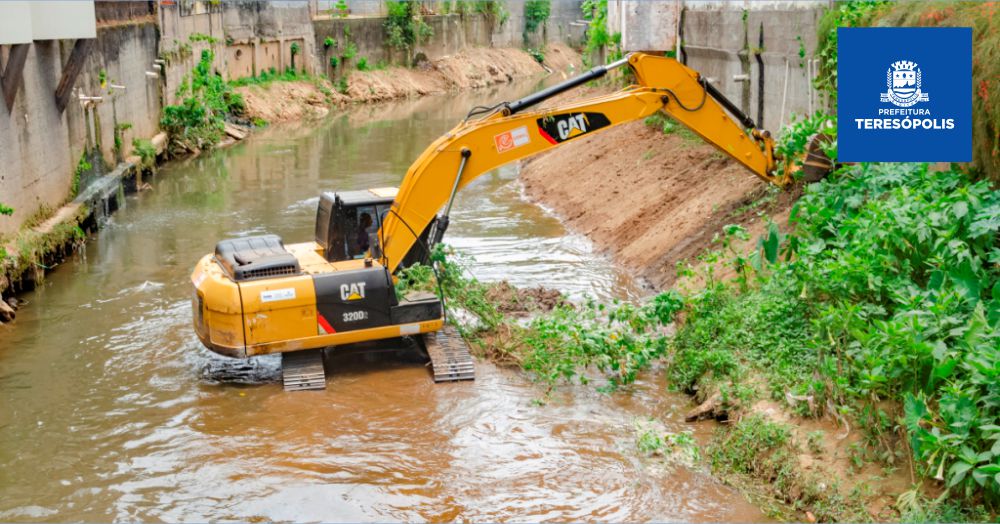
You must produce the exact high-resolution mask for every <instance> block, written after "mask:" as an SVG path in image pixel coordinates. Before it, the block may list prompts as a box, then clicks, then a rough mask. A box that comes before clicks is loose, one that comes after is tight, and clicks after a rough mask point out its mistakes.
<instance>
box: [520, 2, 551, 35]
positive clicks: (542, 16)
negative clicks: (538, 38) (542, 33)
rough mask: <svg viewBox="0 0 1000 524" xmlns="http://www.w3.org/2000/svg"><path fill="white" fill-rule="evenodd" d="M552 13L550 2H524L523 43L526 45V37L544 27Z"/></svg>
mask: <svg viewBox="0 0 1000 524" xmlns="http://www.w3.org/2000/svg"><path fill="white" fill-rule="evenodd" d="M551 12H552V2H551V0H525V2H524V35H523V36H524V43H525V44H527V43H528V35H530V34H532V33H534V32H535V31H537V30H538V29H539V28H544V27H545V22H546V21H547V20H548V19H549V14H550V13H551Z"/></svg>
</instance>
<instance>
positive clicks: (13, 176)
mask: <svg viewBox="0 0 1000 524" xmlns="http://www.w3.org/2000/svg"><path fill="white" fill-rule="evenodd" d="M157 46H158V39H157V29H156V25H155V24H151V23H144V24H135V25H131V24H130V25H120V26H111V27H101V28H98V30H97V44H96V45H95V46H94V47H93V49H92V51H91V53H90V55H89V56H88V58H87V60H86V62H85V65H84V67H83V72H82V73H81V74H80V77H79V78H78V79H77V82H76V88H75V90H74V96H73V97H72V98H71V99H70V102H69V104H68V105H67V106H66V109H65V110H64V111H63V112H62V113H60V112H59V110H58V109H57V108H56V104H55V101H54V96H53V93H54V90H55V87H56V84H57V83H58V82H59V79H60V76H61V74H62V69H63V64H64V63H65V62H66V59H67V57H68V56H69V53H70V50H71V49H72V47H73V41H72V40H50V41H36V42H34V43H32V44H31V47H30V49H29V52H28V59H27V63H26V64H25V67H24V79H23V82H22V86H21V89H20V90H19V91H18V93H17V98H16V99H15V101H14V106H13V108H12V110H11V111H8V110H7V107H6V105H5V104H2V103H0V202H3V203H4V204H7V205H9V206H11V207H13V208H14V215H12V216H9V217H7V216H0V234H11V233H14V232H16V231H17V230H18V229H19V227H20V225H21V224H22V222H24V221H25V220H26V219H28V218H30V217H31V216H33V215H35V214H36V213H37V212H38V211H39V210H40V209H43V208H49V209H54V208H56V207H58V206H59V205H60V204H62V203H64V202H65V201H66V200H67V198H68V197H69V196H70V192H71V187H72V184H73V173H74V171H75V167H76V165H77V162H79V160H80V157H81V155H82V154H83V152H84V149H85V148H87V147H88V145H89V147H95V148H96V147H97V146H98V145H99V151H100V156H102V157H103V158H104V160H105V161H106V162H108V163H109V164H113V163H115V153H114V129H115V124H116V122H117V123H126V122H127V123H129V124H131V129H128V130H125V131H123V132H122V134H123V140H122V142H123V149H124V151H123V153H128V151H129V150H130V149H131V142H132V139H133V138H135V137H142V138H149V137H151V136H153V135H154V134H156V133H157V132H158V129H157V128H158V124H159V115H160V95H159V86H158V85H157V81H158V80H157V79H155V78H150V77H149V76H147V75H146V71H148V70H150V69H152V66H153V61H154V60H155V59H156V58H157ZM101 71H104V75H103V76H104V80H105V85H104V87H102V86H101ZM112 86H122V87H124V89H117V88H114V87H112ZM81 94H82V95H86V96H95V97H96V96H99V97H101V98H102V100H100V101H97V102H93V103H91V104H88V106H89V107H87V108H86V109H85V108H84V107H83V106H82V105H81V103H80V102H79V96H78V95H81ZM86 183H87V180H86V179H85V180H83V181H81V188H80V189H83V187H82V186H83V185H85V184H86Z"/></svg>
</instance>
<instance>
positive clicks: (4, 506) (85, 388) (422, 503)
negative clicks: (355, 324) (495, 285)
mask: <svg viewBox="0 0 1000 524" xmlns="http://www.w3.org/2000/svg"><path fill="white" fill-rule="evenodd" d="M531 87H533V86H529V85H516V86H508V87H504V88H500V89H496V90H494V91H493V92H489V91H480V92H476V93H473V94H468V95H463V96H455V95H449V96H447V97H437V98H426V99H422V100H416V101H403V102H398V103H394V104H386V105H381V106H371V107H359V108H354V109H352V110H350V111H346V112H343V113H340V114H336V115H333V116H331V117H329V118H328V119H326V120H324V121H323V122H321V123H319V124H318V125H310V126H288V127H275V128H274V129H271V130H267V131H265V132H262V133H260V134H258V135H256V136H253V137H251V138H250V139H249V140H247V141H245V142H244V143H241V144H238V145H236V146H234V147H233V148H231V149H228V150H225V151H219V152H216V153H214V154H211V155H205V156H202V157H199V158H195V159H190V160H186V161H181V162H177V163H175V164H172V165H170V166H167V167H165V168H164V169H162V170H161V174H160V175H159V176H158V177H157V178H156V179H155V180H154V181H153V183H154V186H155V188H154V189H153V190H152V191H149V192H146V193H144V194H142V195H138V196H134V197H131V201H130V202H129V205H128V206H127V207H126V208H125V209H124V210H122V211H121V212H120V213H119V214H117V215H115V216H114V217H112V219H111V222H110V224H109V225H108V228H107V229H105V230H104V231H102V232H101V234H100V235H99V236H98V237H96V238H95V239H93V240H92V242H91V243H90V244H89V245H88V246H87V248H86V250H87V251H86V257H82V256H80V257H76V258H75V259H74V260H73V261H70V262H67V263H66V264H64V265H63V266H62V267H60V268H59V269H58V270H56V271H55V272H53V273H52V274H51V275H50V277H49V278H48V280H47V281H46V283H45V284H44V285H43V286H42V287H40V288H39V289H38V290H36V291H35V292H33V293H31V294H29V295H28V296H26V297H25V298H26V299H27V300H28V301H29V302H30V303H29V305H28V306H27V307H25V308H24V309H22V310H21V311H20V312H19V313H18V319H17V322H16V323H14V324H13V325H7V326H0V406H2V409H0V442H2V445H0V520H2V521H9V520H28V521H30V520H58V521H67V520H71V521H77V520H84V521H108V520H142V521H146V520H149V521H155V520H165V521H191V520H195V521H202V520H306V521H317V520H324V521H373V520H377V521H386V520H453V519H467V520H519V521H523V520H528V521H536V520H543V519H546V520H547V519H557V520H650V519H654V520H665V519H677V520H698V521H706V520H752V519H760V518H761V515H760V513H759V512H758V510H756V509H755V508H753V507H752V506H750V505H748V504H747V503H745V502H744V501H743V500H742V499H741V498H739V497H736V496H734V494H733V493H732V492H731V491H730V490H729V489H727V488H724V487H721V486H720V485H718V484H717V483H715V482H713V481H712V480H710V479H709V478H708V477H707V476H706V475H705V474H703V473H701V472H696V471H689V470H686V469H677V470H674V471H672V472H670V473H669V474H664V473H662V469H657V468H650V467H647V464H646V462H645V460H644V459H640V458H639V457H638V455H637V454H636V453H635V450H634V447H635V446H634V441H635V435H634V430H633V422H634V420H636V419H637V418H643V417H647V416H655V417H658V418H663V419H665V420H666V423H667V424H668V426H669V427H670V428H672V429H674V430H679V429H683V428H685V426H684V425H683V422H681V421H680V420H679V419H678V418H677V417H676V416H675V415H673V413H675V412H677V411H678V409H680V407H679V406H682V405H683V403H684V402H685V401H686V400H685V399H684V398H677V397H674V396H671V395H668V394H665V393H664V391H665V387H664V385H663V384H662V383H659V382H658V379H654V378H650V379H647V380H646V381H643V382H641V383H640V384H639V385H637V387H636V388H635V390H634V391H632V392H630V393H627V394H619V395H615V396H613V397H607V396H602V395H600V394H598V393H595V392H594V391H593V390H592V389H588V388H567V389H565V390H562V391H561V392H560V393H558V394H557V395H556V396H555V398H553V399H552V400H551V401H550V402H548V403H547V404H545V405H536V403H535V402H534V401H535V399H537V398H538V397H539V396H540V395H541V392H540V391H539V390H538V389H537V388H536V387H535V386H534V385H533V384H531V382H530V381H529V380H528V379H527V378H526V377H525V376H524V375H523V374H521V373H517V372H513V371H507V370H500V369H497V368H495V367H494V366H492V365H490V364H488V363H480V364H479V367H478V378H477V380H476V382H475V383H457V384H443V385H435V384H433V383H432V382H431V380H430V378H429V376H428V372H427V370H426V368H425V367H424V365H423V363H422V362H420V361H419V360H418V359H415V358H413V355H412V354H409V355H406V354H400V353H398V352H396V353H387V354H379V355H357V354H337V353H330V354H329V355H328V366H327V369H328V374H329V377H328V379H329V380H328V383H329V384H328V389H327V390H326V391H319V392H300V393H292V394H289V393H285V392H283V391H282V390H281V386H280V384H279V383H276V379H277V377H278V375H279V373H280V363H279V361H278V359H276V358H275V357H263V358H260V359H257V360H254V361H249V362H239V361H233V360H227V359H224V358H222V357H219V356H216V355H213V354H211V353H209V352H207V351H206V350H204V349H202V348H201V347H200V345H199V343H198V342H197V340H196V338H195V337H194V335H193V333H192V331H191V328H190V306H189V304H188V297H189V295H190V292H191V288H190V283H189V282H188V275H189V272H190V270H191V268H192V266H193V264H194V263H195V261H196V260H197V259H198V258H199V257H200V256H201V255H202V254H204V253H206V252H209V251H210V250H211V249H212V247H213V246H214V244H215V242H216V241H217V240H218V239H221V238H224V237H229V236H234V235H249V234H257V233H263V232H271V233H277V234H279V235H281V236H283V237H284V238H285V239H286V241H289V242H294V241H299V240H304V239H309V238H311V235H312V228H313V216H314V213H315V206H316V195H317V194H318V193H319V192H320V191H323V190H334V189H338V188H348V189H357V188H364V187H374V186H384V185H395V184H398V183H399V180H400V178H401V176H402V174H403V173H404V172H405V170H406V167H407V166H408V165H409V163H410V162H412V161H413V160H414V159H415V158H416V157H417V156H418V155H419V153H420V152H421V151H422V149H423V148H424V147H425V145H426V144H428V143H430V141H431V140H432V139H434V138H435V137H436V136H437V135H438V134H440V133H441V132H443V131H445V130H447V129H448V128H450V127H451V126H452V125H453V124H454V122H455V121H456V120H457V119H458V118H460V117H461V116H463V115H464V113H465V111H466V108H468V107H470V106H471V105H473V104H474V103H481V102H487V101H494V100H497V99H500V98H508V99H510V98H514V97H515V96H516V95H519V94H523V93H524V92H525V91H527V90H529V89H530V88H531ZM515 179H516V168H513V167H511V168H508V169H504V170H501V171H499V172H497V173H494V174H490V175H487V176H484V177H482V178H481V179H480V180H478V181H477V182H476V183H474V184H473V185H471V186H470V187H468V188H467V189H466V190H465V191H464V192H463V193H462V194H461V195H460V196H459V199H458V201H457V204H456V206H457V207H456V209H455V211H454V214H453V217H454V218H453V226H452V228H451V229H450V230H449V240H448V241H449V242H450V243H451V244H453V245H455V246H456V247H458V248H460V249H461V250H463V251H465V252H467V253H470V254H471V255H473V256H474V257H475V258H476V259H477V260H478V262H477V263H476V264H475V266H474V268H473V269H474V272H475V274H476V276H478V277H480V278H482V279H487V280H493V279H501V278H505V279H509V280H510V281H512V282H513V283H515V284H517V285H538V284H543V285H546V286H551V287H556V288H559V289H562V290H564V291H566V292H568V293H571V294H573V295H577V296H579V295H582V294H585V293H590V294H596V295H599V296H603V297H610V296H617V297H629V296H635V295H637V294H638V293H639V292H638V291H637V288H636V286H635V285H634V284H633V283H632V282H631V281H630V280H629V279H628V278H627V276H625V275H623V274H622V273H621V272H619V271H617V270H616V269H615V268H614V267H612V266H611V265H609V263H608V262H607V261H606V260H604V259H603V258H601V257H597V256H594V255H593V254H592V253H591V251H590V245H589V244H588V243H587V242H586V241H585V239H582V238H580V237H578V236H574V235H568V234H567V233H566V231H564V230H563V228H562V226H561V225H560V224H559V222H558V221H557V220H556V219H554V218H553V217H551V216H548V215H546V214H545V213H544V212H543V211H542V210H540V209H539V208H537V207H535V206H533V205H531V204H527V203H525V202H524V201H523V200H522V199H521V198H520V190H519V187H518V185H517V182H516V180H515ZM653 376H654V377H655V376H658V374H657V375H653Z"/></svg>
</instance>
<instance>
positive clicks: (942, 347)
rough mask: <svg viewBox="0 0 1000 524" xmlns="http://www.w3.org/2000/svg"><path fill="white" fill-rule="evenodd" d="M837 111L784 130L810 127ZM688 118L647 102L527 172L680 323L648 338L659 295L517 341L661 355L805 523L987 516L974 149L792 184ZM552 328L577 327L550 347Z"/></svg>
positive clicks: (990, 297)
mask: <svg viewBox="0 0 1000 524" xmlns="http://www.w3.org/2000/svg"><path fill="white" fill-rule="evenodd" d="M829 118H831V117H823V116H817V117H815V118H813V119H810V120H809V121H808V122H807V124H805V125H802V126H800V127H796V128H793V129H791V130H786V134H784V135H782V136H783V137H784V136H793V135H800V136H799V137H798V140H799V141H801V143H803V144H804V143H806V139H807V138H808V136H809V134H811V133H812V132H814V131H815V129H817V128H819V127H820V126H822V125H825V122H827V121H828V119H829ZM661 127H662V128H663V129H666V130H667V133H666V134H667V135H669V136H663V134H664V132H663V131H662V129H661ZM675 128H676V126H675V125H672V124H671V123H670V122H669V121H664V120H662V119H650V120H648V121H647V122H645V123H633V124H629V125H625V126H621V127H619V128H617V129H612V130H609V131H607V132H605V133H602V134H598V135H594V136H592V137H589V138H585V139H581V140H579V141H574V142H572V143H570V144H567V145H566V146H563V147H561V148H559V149H556V150H553V151H551V152H548V153H545V154H543V155H540V156H539V157H537V158H535V159H532V160H530V161H528V162H526V163H525V166H524V169H523V171H522V179H523V181H524V185H525V188H526V192H527V194H528V195H530V196H531V197H532V198H535V199H537V200H538V201H539V202H541V203H543V204H544V205H546V206H548V207H550V208H552V209H554V210H556V211H557V212H558V213H559V214H561V215H562V216H563V217H564V218H565V219H566V220H567V222H568V223H569V224H570V225H571V226H573V227H575V228H578V230H579V231H581V232H583V233H586V234H587V235H588V236H590V238H592V239H593V240H594V241H595V243H596V244H597V245H598V246H601V247H602V248H603V249H604V250H605V251H606V252H608V253H609V254H610V255H611V256H612V257H613V258H614V259H615V260H617V261H619V262H621V263H622V264H624V265H626V267H628V268H630V269H631V270H633V271H635V272H637V273H638V274H642V275H644V276H646V277H647V278H648V279H650V280H651V281H652V282H654V283H655V284H656V285H658V286H660V289H663V290H665V291H666V292H665V293H662V294H661V295H658V296H657V297H656V298H655V299H654V301H653V302H651V304H652V306H650V305H645V306H643V308H649V307H652V308H653V310H655V309H656V308H658V307H659V306H660V305H662V304H657V301H662V300H666V301H667V303H669V304H681V303H682V304H683V306H677V307H676V308H675V309H676V313H677V323H676V325H675V328H676V331H675V332H672V333H669V334H667V335H665V336H661V337H657V336H655V334H652V333H651V332H650V330H649V327H648V326H649V324H650V323H651V322H652V321H653V320H654V315H653V314H652V311H650V310H648V309H640V310H639V311H640V314H639V317H638V318H639V319H640V321H639V322H638V323H636V322H634V321H633V320H631V319H634V318H636V317H635V314H634V313H633V312H629V311H625V312H624V313H623V312H621V310H620V309H614V308H612V309H608V310H607V311H610V313H605V314H599V315H597V316H598V318H599V319H600V318H603V319H606V320H604V321H603V323H602V322H598V323H596V324H595V325H594V326H593V327H592V328H578V329H577V330H575V331H574V330H570V331H564V330H565V329H566V328H567V326H566V325H565V320H560V319H559V318H558V317H553V318H549V319H545V320H542V321H539V322H537V323H535V324H534V325H532V326H531V327H529V328H528V330H527V332H526V333H520V334H518V335H517V337H515V338H517V339H519V340H521V341H529V342H528V347H527V352H528V353H530V354H531V355H532V356H531V357H530V359H531V360H533V361H539V360H544V359H552V360H554V361H555V364H553V365H552V366H553V367H554V368H555V369H561V374H560V375H558V376H557V377H558V379H559V380H562V379H567V378H569V379H572V378H573V377H574V374H573V373H568V374H567V373H566V372H565V369H566V368H567V367H568V368H569V369H580V368H581V367H586V366H588V365H594V364H595V363H596V365H598V366H601V365H606V364H602V363H603V362H606V360H607V359H608V358H611V359H612V361H613V362H616V363H618V364H617V365H616V366H615V367H613V368H610V369H611V370H613V373H611V376H612V378H614V377H618V376H620V374H621V371H620V370H621V369H630V370H631V371H630V372H634V371H635V370H636V369H643V368H644V367H645V366H647V365H648V364H647V362H649V361H660V360H661V359H662V361H663V362H665V363H666V370H665V372H666V373H667V375H668V382H669V383H670V384H671V388H673V389H676V390H680V391H684V392H686V393H688V394H689V395H691V396H692V399H693V401H694V402H693V404H692V405H693V406H694V405H695V404H697V406H696V407H694V409H692V410H691V412H690V413H689V415H688V418H689V419H691V420H698V419H714V420H716V421H718V422H719V423H720V426H719V430H718V432H717V434H716V436H715V437H714V438H713V440H712V441H711V442H710V443H709V444H708V445H707V446H706V447H705V448H704V450H703V456H705V457H707V462H708V463H709V464H710V465H711V467H712V469H713V470H714V471H715V472H716V473H717V474H718V475H720V476H722V477H723V478H729V479H732V480H733V482H734V484H735V485H738V486H741V489H745V490H747V491H748V492H752V493H757V494H759V495H760V496H761V497H762V499H761V500H764V501H771V502H772V503H773V504H775V507H776V508H777V509H776V511H780V512H786V513H788V514H790V515H791V518H794V519H797V520H809V521H814V520H819V521H833V520H850V521H854V520H877V521H885V520H900V519H902V520H930V521H940V520H945V521H954V520H979V519H985V518H989V517H990V515H991V510H990V509H988V508H990V507H991V506H990V504H991V501H992V500H994V499H993V498H992V497H993V496H994V494H995V492H996V484H994V483H993V482H994V480H993V479H992V477H990V474H991V472H992V471H994V470H995V469H998V468H1000V466H997V465H996V464H995V459H994V456H995V454H994V452H993V451H991V446H992V444H993V443H994V442H995V433H994V428H995V427H996V426H995V425H994V424H995V422H994V421H995V420H996V411H995V407H994V406H993V404H992V403H991V401H989V400H987V398H988V397H989V395H990V393H989V391H990V386H988V385H987V384H988V382H989V380H990V379H987V378H986V377H987V376H992V375H990V374H989V373H991V372H987V371H986V369H992V368H991V367H990V366H992V364H986V362H990V363H992V362H994V361H995V355H996V347H997V346H996V344H997V343H998V342H1000V335H998V332H997V329H996V324H997V321H998V319H1000V296H998V291H997V290H1000V288H998V287H996V286H997V285H998V280H997V278H998V276H997V273H996V265H995V260H993V258H991V257H992V256H991V255H990V253H991V249H993V252H995V238H996V235H997V233H998V229H1000V224H998V223H997V222H996V221H995V214H996V212H995V209H996V208H995V207H992V206H995V204H994V203H995V202H997V201H1000V200H998V199H1000V192H998V191H996V190H995V189H993V188H990V186H989V184H988V183H987V182H985V181H982V180H977V176H978V177H982V173H981V172H977V171H975V170H970V169H966V168H963V167H961V166H953V167H951V168H944V167H939V168H938V169H936V170H935V169H930V167H929V166H928V165H926V164H896V165H894V164H877V163H876V164H862V165H853V166H845V167H843V168H842V169H841V170H839V171H838V172H837V173H834V174H832V175H831V176H830V177H829V178H827V179H826V180H824V181H822V182H819V183H816V184H812V185H809V186H803V185H802V184H801V183H799V184H798V187H797V188H793V190H791V191H790V192H785V193H777V192H775V191H774V190H770V189H768V188H766V187H765V186H763V185H762V183H760V182H757V181H756V180H755V179H754V178H752V175H750V174H748V173H742V170H741V169H739V168H736V166H735V165H734V164H733V163H732V162H729V161H726V160H724V159H722V158H721V157H720V156H719V154H718V153H715V152H714V150H712V149H711V148H708V147H707V146H704V145H700V144H696V142H698V141H699V140H700V139H698V138H696V137H694V136H692V135H685V133H684V132H682V131H679V130H677V129H675ZM794 142H796V139H795V138H792V139H791V140H790V141H789V143H794ZM574 146H575V147H574ZM831 153H833V154H834V155H835V151H832V152H831ZM557 167H558V169H557ZM650 188H652V189H650ZM696 188H697V190H696ZM595 195H599V196H598V197H595ZM608 202H612V203H613V207H608ZM792 209H794V210H795V211H794V215H795V219H794V221H791V220H790V219H789V215H790V214H793V213H792V212H791V210H792ZM927 217H936V219H934V220H931V221H930V223H927V222H926V220H927ZM925 223H926V228H924V227H922V226H918V224H925ZM675 229H676V230H678V231H674V230H675ZM956 239H957V240H956ZM678 267H679V268H680V271H677V269H678ZM668 289H669V291H667V290H668ZM602 311H605V310H602ZM643 311H645V313H643ZM571 314H572V315H573V317H574V318H576V319H579V318H589V317H588V315H586V314H582V315H581V314H580V313H579V312H574V313H571ZM623 318H624V319H628V322H626V323H624V324H623V323H622V319H623ZM574 322H576V323H579V321H578V320H577V321H574ZM943 324H944V325H943ZM637 326H638V327H637ZM602 329H603V330H604V331H603V332H602V331H601V330H602ZM609 329H610V331H608V330H609ZM538 330H541V332H543V333H544V332H550V331H551V332H554V333H557V334H558V333H563V332H568V333H573V335H572V336H571V337H570V338H569V339H566V338H563V336H562V335H557V336H556V337H555V338H554V343H553V339H547V340H544V341H543V342H542V343H538V339H537V332H538ZM595 333H596V335H595ZM595 337H596V338H605V340H604V341H602V342H600V343H599V344H597V343H594V344H591V343H590V342H587V343H586V344H585V345H586V346H589V347H584V348H583V349H582V351H583V352H582V353H579V352H577V353H575V354H574V353H572V352H567V351H566V347H565V345H566V344H580V343H582V342H580V341H583V340H587V341H589V340H593V338H595ZM532 340H534V341H535V342H531V341H532ZM573 340H576V342H573ZM619 341H624V342H619ZM506 344H507V345H508V346H509V345H512V344H514V345H516V344H517V342H513V343H512V342H510V341H507V342H506ZM524 360H527V359H524ZM984 366H985V367H984ZM526 367H527V366H526ZM542 376H545V375H542ZM957 392H960V393H957ZM962 399H965V400H962ZM960 404H964V405H967V406H968V410H967V411H965V412H963V413H958V412H956V411H954V410H955V409H958V407H957V406H958V405H960ZM963 409H964V408H963ZM963 420H966V422H963ZM969 420H971V422H969ZM955 424H958V425H955ZM976 424H982V425H981V426H976ZM973 426H975V427H973ZM948 439H956V440H961V441H962V442H964V443H965V444H964V445H965V447H964V448H961V449H959V448H952V447H950V445H949V444H947V442H948V441H949V440H948ZM970 472H971V473H970Z"/></svg>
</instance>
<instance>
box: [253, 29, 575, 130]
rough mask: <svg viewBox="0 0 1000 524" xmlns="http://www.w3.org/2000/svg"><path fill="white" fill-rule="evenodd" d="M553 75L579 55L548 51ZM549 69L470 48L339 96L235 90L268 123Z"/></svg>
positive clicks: (300, 90)
mask: <svg viewBox="0 0 1000 524" xmlns="http://www.w3.org/2000/svg"><path fill="white" fill-rule="evenodd" d="M545 53H546V55H545V57H546V66H547V67H548V69H549V70H552V71H560V72H567V73H566V74H569V73H568V72H570V71H575V70H577V69H579V63H580V57H579V55H578V54H577V53H576V52H575V51H573V50H572V49H570V48H569V47H566V46H564V45H559V44H554V45H551V46H549V47H548V48H547V49H546V50H545ZM546 71H547V70H546V67H543V66H542V64H539V63H538V62H537V61H536V60H535V59H534V58H533V57H532V56H531V55H530V54H528V53H527V52H525V51H523V50H521V49H513V48H471V49H468V50H465V51H462V52H461V53H458V54H455V55H450V56H445V57H441V58H437V59H433V60H429V61H427V62H423V63H421V64H420V65H419V66H418V67H416V68H413V69H410V68H403V67H390V68H388V69H381V70H374V71H353V72H351V73H350V75H349V76H348V78H347V89H346V91H345V92H344V93H341V92H338V91H337V89H336V87H335V86H334V85H333V84H332V83H331V82H329V81H327V80H323V79H316V80H315V81H312V82H310V81H297V82H277V81H276V82H272V83H270V84H267V85H251V86H243V87H238V88H236V92H238V93H240V94H242V95H243V97H244V100H245V101H246V106H247V116H248V117H249V118H261V119H264V120H266V121H268V122H280V121H292V120H302V119H305V118H316V117H322V116H324V115H326V114H327V112H328V111H329V108H330V107H331V106H334V105H341V104H347V103H351V102H378V101H382V100H390V99H394V98H404V97H409V96H420V95H428V94H435V93H444V92H448V91H451V90H458V89H474V88H478V87H486V86H489V85H493V84H500V83H504V82H510V81H511V80H513V79H515V78H523V77H529V76H532V75H541V74H544V73H545V72H546Z"/></svg>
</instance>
